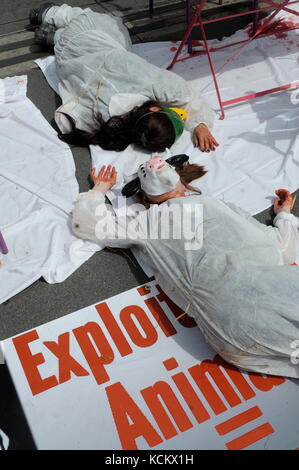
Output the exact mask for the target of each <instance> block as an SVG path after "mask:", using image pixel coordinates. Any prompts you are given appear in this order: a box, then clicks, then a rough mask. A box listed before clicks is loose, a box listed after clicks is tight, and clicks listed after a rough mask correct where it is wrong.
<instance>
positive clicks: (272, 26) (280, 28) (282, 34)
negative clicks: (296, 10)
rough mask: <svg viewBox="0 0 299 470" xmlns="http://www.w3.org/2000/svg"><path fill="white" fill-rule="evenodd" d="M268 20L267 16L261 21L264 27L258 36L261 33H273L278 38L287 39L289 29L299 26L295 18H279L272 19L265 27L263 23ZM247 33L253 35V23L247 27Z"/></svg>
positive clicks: (261, 25)
mask: <svg viewBox="0 0 299 470" xmlns="http://www.w3.org/2000/svg"><path fill="white" fill-rule="evenodd" d="M266 21H267V18H265V19H264V20H263V21H261V22H260V27H262V28H263V29H262V31H261V32H260V33H258V34H257V37H258V36H259V35H260V34H261V35H263V34H265V33H267V34H269V35H270V33H271V34H273V35H274V36H275V37H276V38H277V39H285V38H286V37H287V31H286V30H287V29H290V28H296V27H298V26H299V23H296V22H295V21H294V20H293V18H280V19H279V20H276V21H272V22H271V23H269V24H267V25H266V26H265V27H263V24H265V23H266ZM247 33H248V36H250V37H251V36H252V35H253V25H252V24H251V25H250V26H248V27H247Z"/></svg>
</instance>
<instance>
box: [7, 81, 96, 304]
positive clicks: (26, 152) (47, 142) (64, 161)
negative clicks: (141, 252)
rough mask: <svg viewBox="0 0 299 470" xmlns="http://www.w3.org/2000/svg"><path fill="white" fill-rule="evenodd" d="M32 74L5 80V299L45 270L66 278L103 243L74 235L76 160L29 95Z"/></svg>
mask: <svg viewBox="0 0 299 470" xmlns="http://www.w3.org/2000/svg"><path fill="white" fill-rule="evenodd" d="M26 89H27V77H26V76H20V77H12V78H6V79H3V80H0V148H1V153H0V184H1V193H0V230H1V231H2V234H3V236H4V238H5V241H6V243H7V245H8V249H9V253H8V254H7V255H5V256H2V258H1V264H0V303H2V302H4V301H5V300H7V299H9V298H10V297H12V296H13V295H15V294H17V293H18V292H20V291H21V290H23V289H24V288H26V287H27V286H29V285H30V284H31V283H32V282H34V281H35V280H37V279H38V278H40V277H41V276H43V277H44V278H45V280H46V281H47V282H50V283H55V282H61V281H63V280H64V279H65V278H66V277H68V276H69V275H70V274H71V273H72V272H73V271H74V270H75V269H77V268H78V266H80V265H81V264H82V263H83V262H85V261H86V260H87V259H88V258H89V257H90V256H91V254H92V252H93V251H95V250H98V249H99V246H97V245H95V244H92V243H89V242H84V241H82V240H79V239H78V238H77V237H75V236H74V235H73V233H72V230H71V225H70V217H69V213H70V212H71V210H72V208H73V205H74V202H75V201H76V199H77V197H78V183H77V180H76V177H75V165H74V161H73V156H72V153H71V151H70V149H69V147H68V145H66V144H64V143H63V142H61V141H60V140H59V139H58V137H57V135H56V132H55V131H54V129H53V128H52V127H51V126H50V124H48V122H47V121H46V120H45V119H44V117H43V116H42V114H41V113H40V111H39V110H38V109H37V108H36V107H35V106H34V104H33V103H32V102H31V101H30V100H29V99H28V98H27V97H26Z"/></svg>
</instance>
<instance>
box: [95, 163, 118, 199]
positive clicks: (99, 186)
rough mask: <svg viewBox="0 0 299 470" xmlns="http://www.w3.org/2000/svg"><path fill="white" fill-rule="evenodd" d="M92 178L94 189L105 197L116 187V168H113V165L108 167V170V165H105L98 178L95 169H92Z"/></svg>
mask: <svg viewBox="0 0 299 470" xmlns="http://www.w3.org/2000/svg"><path fill="white" fill-rule="evenodd" d="M90 177H91V179H92V181H93V182H94V187H93V188H92V189H93V190H95V191H100V192H101V193H102V194H104V195H105V194H106V193H107V191H109V189H111V188H112V187H113V186H114V185H115V183H116V177H117V171H116V169H115V166H113V167H111V165H108V166H107V168H106V165H103V166H102V168H101V169H100V171H99V173H98V175H97V176H95V168H92V170H91V172H90Z"/></svg>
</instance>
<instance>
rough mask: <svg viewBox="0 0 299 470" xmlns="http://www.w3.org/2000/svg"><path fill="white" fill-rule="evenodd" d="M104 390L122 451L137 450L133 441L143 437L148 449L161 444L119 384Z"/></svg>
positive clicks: (151, 427) (154, 431)
mask: <svg viewBox="0 0 299 470" xmlns="http://www.w3.org/2000/svg"><path fill="white" fill-rule="evenodd" d="M105 390H106V394H107V398H108V401H109V404H110V407H111V411H112V414H113V418H114V422H115V425H116V429H117V432H118V435H119V439H120V442H121V445H122V448H123V449H125V450H137V449H138V447H137V445H136V442H135V441H136V439H137V438H138V437H143V438H144V439H145V440H146V442H147V444H148V445H149V447H154V446H156V445H158V444H161V442H163V440H162V438H161V436H159V434H158V433H157V432H156V430H155V428H154V427H153V426H152V424H151V423H150V422H149V421H148V419H147V418H146V417H145V415H144V414H143V413H142V411H141V410H140V408H139V407H138V406H137V404H136V403H135V402H134V400H133V399H132V398H131V397H130V395H129V394H128V392H127V391H126V389H125V388H124V387H123V385H122V384H121V383H120V382H117V383H115V384H113V385H110V386H109V387H106V389H105ZM129 419H130V421H131V423H130V422H129Z"/></svg>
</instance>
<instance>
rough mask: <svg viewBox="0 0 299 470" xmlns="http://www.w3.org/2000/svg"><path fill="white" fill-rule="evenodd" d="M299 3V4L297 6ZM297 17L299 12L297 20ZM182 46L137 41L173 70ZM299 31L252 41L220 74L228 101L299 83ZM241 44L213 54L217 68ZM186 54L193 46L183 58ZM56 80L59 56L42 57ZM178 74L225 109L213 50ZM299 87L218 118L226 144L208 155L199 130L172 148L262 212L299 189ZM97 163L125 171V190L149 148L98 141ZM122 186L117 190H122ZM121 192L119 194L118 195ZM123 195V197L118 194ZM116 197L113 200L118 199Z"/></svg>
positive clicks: (223, 190) (211, 182) (219, 190)
mask: <svg viewBox="0 0 299 470" xmlns="http://www.w3.org/2000/svg"><path fill="white" fill-rule="evenodd" d="M297 8H298V7H297ZM289 17H290V15H289V14H284V13H280V14H279V15H278V16H277V18H281V21H284V19H287V20H288V19H289ZM292 18H294V16H293V17H292ZM247 31H248V28H245V29H243V30H240V31H238V32H237V33H235V34H234V35H233V36H231V37H230V38H225V39H224V40H223V41H221V42H220V41H218V40H211V41H210V44H211V47H213V46H215V47H217V46H219V45H221V46H223V45H225V44H228V43H231V42H234V41H241V40H243V39H246V38H248V32H247ZM178 44H179V43H173V42H160V43H159V42H158V43H146V44H136V45H134V46H133V49H134V52H136V53H137V54H139V55H140V56H142V57H144V58H146V59H147V60H148V61H149V62H152V63H153V64H155V65H157V66H160V67H166V66H167V65H169V63H170V62H171V59H172V57H173V54H174V49H176V48H177V47H178ZM298 45H299V34H298V30H293V31H289V32H288V33H284V34H281V33H279V34H276V35H273V36H268V37H264V38H259V39H257V40H254V41H251V43H249V44H248V45H247V46H246V47H245V48H244V50H243V52H242V53H241V54H240V55H239V56H238V57H237V58H236V59H235V60H234V61H233V62H230V63H228V64H227V65H226V67H225V68H224V70H223V73H221V74H220V75H219V85H220V89H221V94H222V99H223V100H229V99H232V98H236V97H239V96H243V95H245V94H251V93H254V92H258V91H262V90H265V89H271V88H274V87H278V86H280V85H285V84H288V83H291V82H294V81H297V80H299V55H298ZM239 47H240V46H233V47H230V48H227V49H222V50H220V51H217V52H213V60H214V63H215V68H216V70H217V69H218V68H219V66H220V65H221V64H222V63H223V62H224V61H226V60H227V59H228V57H229V56H230V55H231V54H232V53H233V52H234V51H236V50H237V49H238V48H239ZM184 54H185V55H186V50H185V52H184V53H183V55H182V57H183V56H184ZM37 63H38V64H39V66H40V67H41V69H42V70H43V72H44V74H45V76H46V78H47V79H48V81H49V84H50V85H51V86H52V87H53V88H54V89H55V90H56V91H57V90H58V78H57V75H56V70H55V61H54V57H53V56H52V57H48V58H46V59H42V60H38V61H37ZM173 71H174V72H176V73H178V74H179V75H181V76H182V77H184V78H185V79H186V80H188V81H190V82H191V83H192V85H193V86H194V87H196V88H197V89H198V90H200V91H201V92H202V93H203V94H204V95H205V96H206V98H207V100H208V102H209V104H210V105H211V106H212V107H213V108H214V109H215V110H216V111H217V110H218V112H219V109H218V103H217V99H216V93H215V88H214V86H213V82H212V78H211V73H210V69H209V65H208V60H207V57H206V56H205V55H201V56H197V57H194V58H192V59H189V60H186V61H184V62H180V63H177V64H176V65H175V67H174V68H173ZM298 111H299V90H298V89H295V90H294V89H292V90H287V91H283V92H280V93H275V94H270V95H266V96H263V97H260V98H257V99H254V100H250V101H247V102H244V103H243V104H238V105H234V106H231V107H229V108H226V117H225V119H224V120H223V121H220V120H217V121H216V123H215V127H214V131H213V133H214V135H215V137H216V139H217V140H218V141H219V143H220V146H219V148H217V150H216V151H215V152H213V153H209V154H205V153H202V152H201V151H199V150H198V149H196V148H194V146H193V144H192V141H191V135H190V133H189V132H184V134H183V136H182V137H181V138H180V139H179V140H178V141H177V142H176V143H175V144H174V145H173V147H172V148H171V151H172V154H177V153H187V154H188V155H189V156H190V161H191V162H198V163H200V164H203V165H205V166H206V168H207V170H208V173H207V174H206V175H205V176H204V177H203V178H201V179H200V180H198V182H197V185H198V187H200V188H201V190H202V191H203V192H205V193H206V194H209V195H212V196H215V197H218V198H221V199H223V200H224V201H227V202H232V203H235V204H237V205H238V206H240V207H242V208H243V209H245V210H247V211H248V212H249V213H250V214H252V215H254V214H256V213H258V212H260V211H262V210H264V209H266V208H267V207H269V206H270V205H271V204H272V200H273V197H274V191H275V189H278V188H281V187H285V188H287V189H289V190H290V191H295V190H297V189H298V181H299V153H298V129H299V112H298ZM91 155H92V165H93V166H96V167H99V166H100V165H102V164H113V165H115V166H116V168H117V170H118V188H120V187H121V186H122V185H123V182H124V181H127V180H128V179H130V175H132V174H134V173H135V172H136V170H137V168H138V165H139V164H141V163H143V162H144V161H146V160H147V159H148V157H149V155H148V153H146V152H142V151H140V149H136V148H134V147H133V146H129V147H128V148H127V149H126V150H125V151H123V152H121V153H119V152H110V151H109V152H107V151H103V150H102V149H101V148H100V147H98V146H91ZM115 190H116V191H117V188H115ZM117 194H118V195H119V191H118V192H117ZM114 200H116V199H114ZM112 202H113V201H112Z"/></svg>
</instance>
